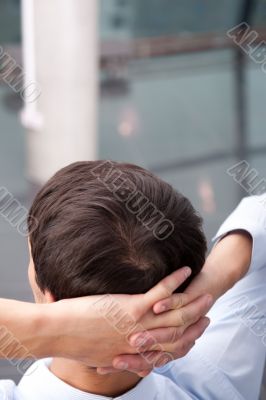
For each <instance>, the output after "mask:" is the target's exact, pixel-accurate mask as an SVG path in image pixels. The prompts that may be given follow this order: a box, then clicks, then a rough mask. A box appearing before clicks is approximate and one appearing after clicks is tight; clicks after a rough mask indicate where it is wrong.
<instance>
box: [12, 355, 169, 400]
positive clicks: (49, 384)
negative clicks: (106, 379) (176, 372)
mask: <svg viewBox="0 0 266 400" xmlns="http://www.w3.org/2000/svg"><path fill="white" fill-rule="evenodd" d="M50 363H51V360H50V359H46V360H40V361H37V362H36V363H34V364H33V365H32V366H31V367H30V368H29V370H28V371H27V372H26V374H25V375H24V376H23V378H22V380H21V381H20V383H19V385H18V393H19V395H20V396H21V397H22V398H23V399H24V398H25V399H27V400H36V399H38V400H48V399H49V400H58V399H64V400H139V399H145V400H155V399H156V396H157V395H158V390H159V387H158V382H157V379H156V374H154V373H151V374H150V375H149V376H147V377H146V378H144V379H142V381H141V382H140V383H139V384H138V385H137V386H136V387H135V388H134V389H132V390H130V391H129V392H127V393H126V394H124V395H122V396H119V397H117V398H116V399H112V398H110V397H105V396H98V395H95V394H91V393H86V392H82V391H81V390H78V389H75V388H73V387H72V386H70V385H68V384H67V383H65V382H63V381H61V380H60V379H59V378H57V377H56V376H55V375H54V374H52V372H51V371H50V370H49V364H50ZM160 391H162V388H161V387H160Z"/></svg>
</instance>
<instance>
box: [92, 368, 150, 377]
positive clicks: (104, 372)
mask: <svg viewBox="0 0 266 400" xmlns="http://www.w3.org/2000/svg"><path fill="white" fill-rule="evenodd" d="M127 371H129V372H134V373H135V374H136V375H138V376H140V377H141V378H145V376H147V375H149V374H150V373H151V371H152V369H151V368H150V369H147V370H144V371H137V370H133V369H132V370H127ZM97 373H98V374H99V375H109V374H117V373H121V369H116V368H113V367H103V368H97Z"/></svg>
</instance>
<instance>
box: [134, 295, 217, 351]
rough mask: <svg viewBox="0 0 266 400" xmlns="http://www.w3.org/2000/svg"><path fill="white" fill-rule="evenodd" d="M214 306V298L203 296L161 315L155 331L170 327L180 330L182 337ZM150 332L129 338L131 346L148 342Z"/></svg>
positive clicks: (155, 324) (156, 320) (157, 320)
mask: <svg viewBox="0 0 266 400" xmlns="http://www.w3.org/2000/svg"><path fill="white" fill-rule="evenodd" d="M212 304H213V298H212V296H210V295H204V296H201V297H199V298H198V299H196V300H194V301H193V302H192V303H189V304H188V305H187V306H185V307H183V308H181V309H179V310H174V311H168V312H165V313H163V314H159V315H158V316H157V317H156V319H155V320H154V324H153V329H157V328H169V327H172V328H179V329H180V335H182V333H183V332H184V330H185V329H186V328H188V327H189V326H190V325H192V324H194V323H195V322H197V321H198V320H199V319H200V318H201V317H204V316H205V315H206V314H207V312H208V311H209V309H210V308H211V305H212ZM150 332H151V331H147V332H139V333H134V334H133V335H132V336H130V338H129V343H130V345H131V346H133V347H138V346H139V343H142V342H143V341H144V342H145V340H147V336H151V335H150Z"/></svg>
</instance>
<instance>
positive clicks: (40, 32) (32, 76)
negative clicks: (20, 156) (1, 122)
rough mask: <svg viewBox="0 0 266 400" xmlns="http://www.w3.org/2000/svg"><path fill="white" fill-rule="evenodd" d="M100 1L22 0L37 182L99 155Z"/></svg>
mask: <svg viewBox="0 0 266 400" xmlns="http://www.w3.org/2000/svg"><path fill="white" fill-rule="evenodd" d="M97 4H98V1H97V0H45V1H44V0H23V27H24V29H23V41H24V44H23V46H24V66H25V72H26V80H27V83H29V81H30V80H33V81H36V82H37V83H38V85H40V88H41V96H40V97H39V98H38V99H37V100H36V101H35V102H34V103H26V104H25V108H24V111H23V117H22V121H23V123H24V126H25V127H26V129H27V160H28V165H27V174H28V177H29V179H30V180H31V181H32V182H34V183H37V184H42V183H43V182H45V181H46V180H47V179H48V178H49V177H50V176H51V175H52V174H54V173H55V172H56V171H57V170H58V169H59V168H61V167H63V166H66V165H68V164H70V163H71V162H74V161H78V160H93V159H96V158H97V103H98V99H97V88H98V29H97V27H98V12H97V8H98V7H97Z"/></svg>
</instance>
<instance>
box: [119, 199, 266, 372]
mask: <svg viewBox="0 0 266 400" xmlns="http://www.w3.org/2000/svg"><path fill="white" fill-rule="evenodd" d="M218 239H220V240H219V242H218V243H217V245H216V246H214V248H213V250H212V251H211V253H210V255H209V257H208V258H207V260H206V263H205V265H204V267H203V270H202V272H201V274H200V275H199V276H198V277H197V278H196V279H195V280H194V281H193V282H192V283H191V285H190V286H189V287H188V289H187V290H186V293H184V294H176V295H173V296H172V297H171V298H168V299H165V300H163V301H160V302H158V303H157V304H155V305H154V308H153V309H154V312H155V313H161V312H166V311H169V310H178V311H179V315H180V313H181V314H183V318H182V319H183V320H186V319H187V312H186V310H187V306H186V305H187V304H188V303H189V302H191V301H192V302H193V300H194V299H195V298H197V297H198V296H200V295H202V294H204V293H205V294H206V293H210V294H211V295H212V296H213V299H214V301H216V300H217V299H218V298H219V297H221V296H222V295H223V294H224V293H226V292H227V291H228V290H229V289H231V288H232V287H233V286H234V285H235V284H236V283H237V282H238V281H239V280H240V279H241V278H242V277H243V276H244V275H245V274H246V273H247V272H248V271H249V267H250V266H251V267H252V266H256V268H257V269H258V268H261V267H262V266H263V265H264V264H265V251H264V248H265V242H266V195H262V196H253V197H248V198H245V199H244V200H242V202H241V203H240V205H239V206H238V207H237V209H236V210H235V211H234V212H233V213H232V214H231V215H230V216H229V217H228V218H227V220H226V221H225V222H224V223H223V225H222V226H221V228H220V229H219V231H218V233H217V235H216V236H215V238H214V240H218ZM252 239H253V240H252ZM252 246H253V252H252ZM184 306H185V307H184ZM200 316H202V315H200V314H198V318H200ZM196 326H197V325H196ZM194 327H195V325H192V326H189V325H187V324H184V325H183V329H182V328H180V326H179V327H178V328H177V327H171V328H168V329H156V330H153V331H150V335H152V337H153V338H155V340H156V341H158V342H159V343H168V344H169V343H170V346H169V345H168V347H167V351H172V353H173V355H174V357H175V358H178V354H177V352H176V351H178V352H179V356H180V339H184V337H185V338H186V342H185V343H186V344H187V347H186V349H185V351H184V355H185V354H187V353H188V351H189V349H190V348H191V347H193V344H194V343H195V340H196V339H197V338H198V337H199V336H196V335H194V340H193V338H192V336H193V335H191V330H192V329H194ZM203 332H204V330H203ZM131 340H132V344H134V342H135V341H136V340H138V335H134V336H133V337H132V339H131ZM188 343H190V346H189V345H188ZM182 344H183V343H181V345H182ZM144 349H145V350H149V349H150V347H149V342H148V341H147V346H146V347H144ZM122 360H123V361H127V362H130V364H131V366H132V368H133V369H134V368H137V367H138V368H141V367H142V369H147V368H148V365H147V364H145V363H144V362H143V361H142V362H141V363H140V362H139V361H137V360H134V359H133V358H132V357H127V356H120V357H117V358H116V359H115V360H114V365H115V366H116V365H117V363H118V362H119V361H122Z"/></svg>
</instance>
